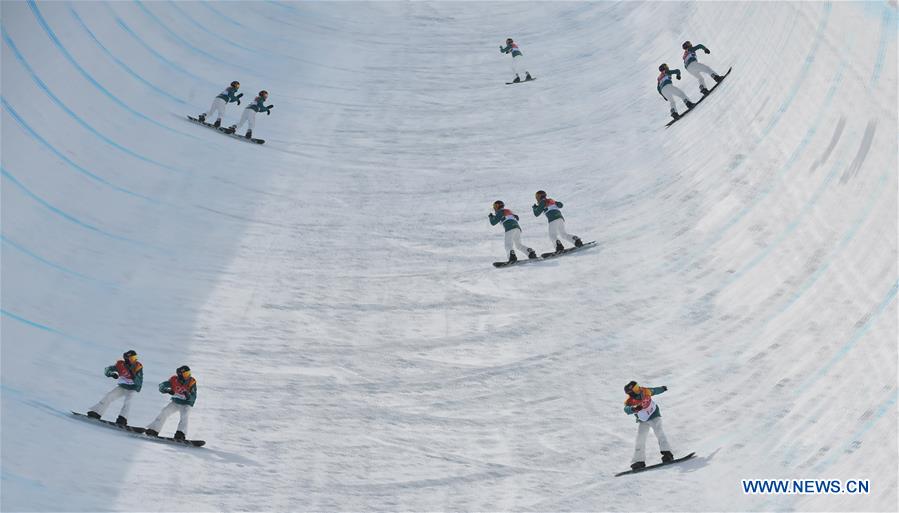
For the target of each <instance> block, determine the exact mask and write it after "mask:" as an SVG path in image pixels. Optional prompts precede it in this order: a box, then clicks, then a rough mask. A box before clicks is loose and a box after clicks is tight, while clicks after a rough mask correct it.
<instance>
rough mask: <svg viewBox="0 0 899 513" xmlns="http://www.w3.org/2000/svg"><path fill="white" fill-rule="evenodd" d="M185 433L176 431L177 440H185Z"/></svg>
mask: <svg viewBox="0 0 899 513" xmlns="http://www.w3.org/2000/svg"><path fill="white" fill-rule="evenodd" d="M184 439H185V436H184V432H183V431H175V440H184Z"/></svg>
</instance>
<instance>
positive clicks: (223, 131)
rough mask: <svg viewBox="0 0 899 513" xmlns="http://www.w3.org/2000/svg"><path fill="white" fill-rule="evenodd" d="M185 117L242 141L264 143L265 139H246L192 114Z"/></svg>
mask: <svg viewBox="0 0 899 513" xmlns="http://www.w3.org/2000/svg"><path fill="white" fill-rule="evenodd" d="M187 119H189V120H191V121H193V122H194V123H196V124H198V125H203V126H205V127H206V128H211V129H213V130H217V131H219V132H221V133H223V134H225V135H228V136H231V137H233V138H235V139H240V140H243V141H246V142H254V143H256V144H265V139H255V138H252V139H247V138H246V137H244V136H242V135H237V134H235V133H234V132H232V131H230V130H228V129H227V128H223V127H220V126H215V125H213V124H210V123H206V122H205V121H200V120H199V119H198V118H195V117H193V116H187Z"/></svg>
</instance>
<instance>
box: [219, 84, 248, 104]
mask: <svg viewBox="0 0 899 513" xmlns="http://www.w3.org/2000/svg"><path fill="white" fill-rule="evenodd" d="M235 93H237V89H235V88H233V87H231V86H228V88H227V89H225V90H224V91H222V92H221V94H219V95H218V96H216V98H221V99H223V100H225V103H233V102H238V103H240V102H239V100H240V98H241V97H242V96H243V93H240V94H235Z"/></svg>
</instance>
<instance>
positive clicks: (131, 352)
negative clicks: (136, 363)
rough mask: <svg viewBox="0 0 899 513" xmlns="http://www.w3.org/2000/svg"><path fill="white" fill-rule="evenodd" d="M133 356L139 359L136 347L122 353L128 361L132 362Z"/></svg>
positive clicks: (123, 357)
mask: <svg viewBox="0 0 899 513" xmlns="http://www.w3.org/2000/svg"><path fill="white" fill-rule="evenodd" d="M132 356H133V357H134V359H135V360H136V359H137V351H135V350H134V349H129V350H127V351H125V352H124V353H122V359H123V360H125V362H126V363H131V357H132Z"/></svg>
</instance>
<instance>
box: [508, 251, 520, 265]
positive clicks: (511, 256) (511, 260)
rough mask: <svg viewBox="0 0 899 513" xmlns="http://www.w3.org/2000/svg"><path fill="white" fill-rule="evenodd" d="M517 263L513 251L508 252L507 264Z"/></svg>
mask: <svg viewBox="0 0 899 513" xmlns="http://www.w3.org/2000/svg"><path fill="white" fill-rule="evenodd" d="M517 261H518V257H517V256H515V250H512V251H510V252H509V263H510V264H514V263H515V262H517Z"/></svg>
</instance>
